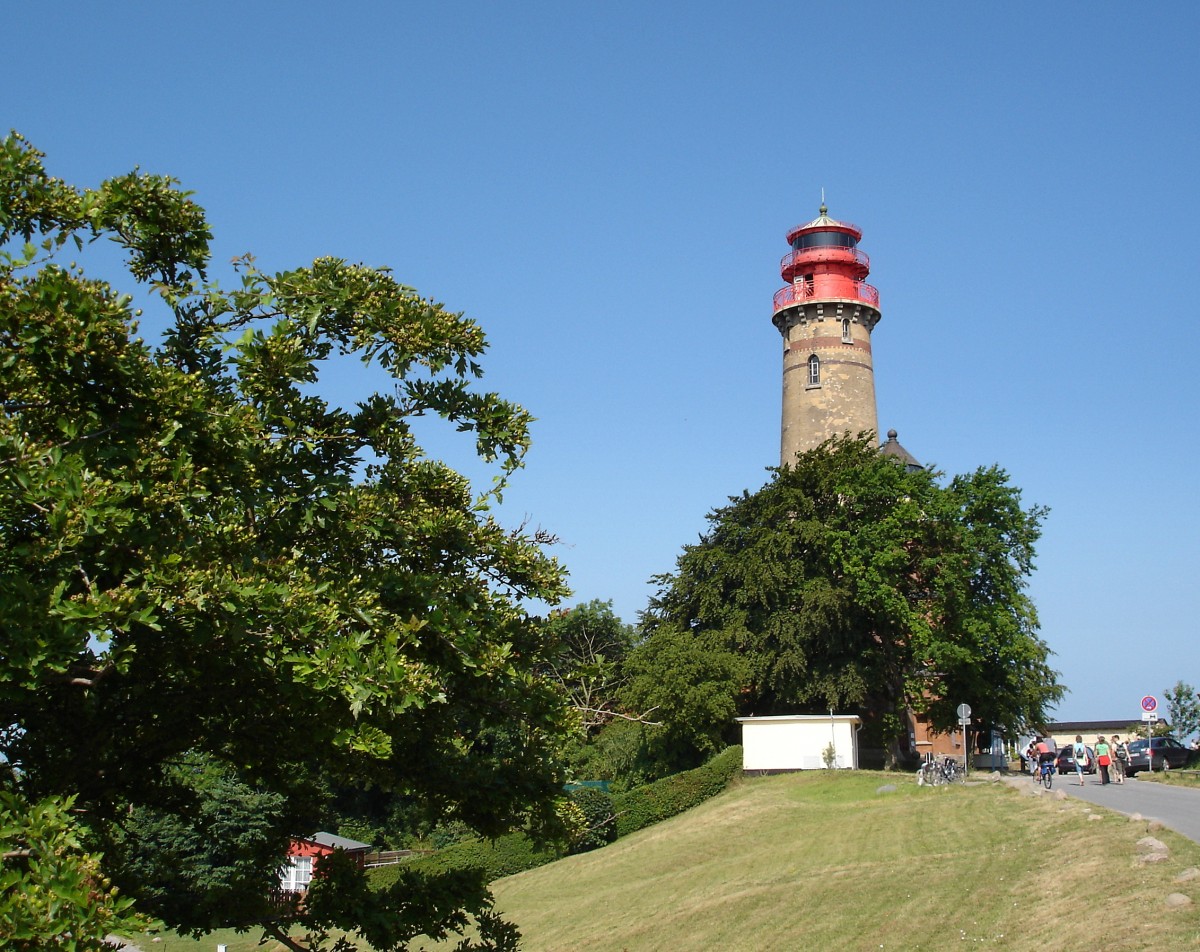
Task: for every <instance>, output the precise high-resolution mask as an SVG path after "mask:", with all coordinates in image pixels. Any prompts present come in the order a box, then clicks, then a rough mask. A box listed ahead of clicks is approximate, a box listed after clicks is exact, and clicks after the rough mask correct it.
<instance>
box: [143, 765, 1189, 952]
mask: <svg viewBox="0 0 1200 952" xmlns="http://www.w3.org/2000/svg"><path fill="white" fill-rule="evenodd" d="M884 785H894V786H895V789H894V790H893V791H890V792H877V791H878V790H879V788H880V787H881V786H884ZM1041 791H1042V788H1041V787H1035V786H1033V785H1032V784H1030V783H1028V782H1027V781H1026V782H1023V783H1020V784H1017V785H1016V786H1015V787H1009V786H1007V785H1005V784H1001V783H988V782H984V783H979V784H973V785H968V786H955V787H936V788H931V787H918V786H917V785H916V783H915V782H914V780H913V778H912V777H911V776H909V775H896V774H885V773H875V772H871V771H838V772H833V773H829V772H825V771H812V772H809V773H804V774H790V775H785V776H777V777H764V778H754V779H747V780H743V781H740V782H739V783H737V784H736V785H735V786H734V787H733V788H732V789H730V790H728V791H726V792H725V793H724V794H722V795H721V796H719V797H716V798H715V799H713V800H711V801H709V802H708V803H705V804H703V805H701V806H699V807H697V808H696V809H694V810H691V811H689V812H688V813H686V814H684V815H682V816H679V817H676V818H674V819H672V820H668V821H666V822H664V823H660V824H658V825H657V826H653V827H650V828H649V829H646V830H642V831H641V832H639V833H635V834H633V835H632V836H628V837H625V838H623V839H621V840H619V841H617V842H616V843H613V844H611V845H609V846H607V847H605V848H604V849H601V850H597V851H595V852H592V853H587V854H584V855H582V856H572V857H568V858H567V859H564V860H560V861H559V862H557V863H552V864H551V865H549V866H543V867H541V868H539V869H534V870H530V871H529V872H526V873H521V874H520V875H517V876H510V877H508V878H507V879H502V880H499V881H498V882H496V883H495V884H494V885H493V891H494V892H495V894H496V901H497V907H498V909H499V910H500V911H501V912H502V913H503V914H504V915H505V916H506V917H507V918H509V919H510V920H512V921H513V922H515V923H516V924H517V925H518V926H519V927H520V929H521V932H522V934H523V936H524V938H523V941H522V945H521V947H522V949H524V950H527V952H541V950H554V952H571V950H581V952H608V950H611V952H618V950H630V952H652V950H671V952H679V950H693V949H694V950H710V949H712V950H715V949H720V950H722V952H737V950H746V952H761V950H767V949H769V950H801V949H804V950H806V949H820V950H822V952H827V950H855V952H858V950H879V949H893V950H906V952H910V950H917V952H919V950H936V949H962V948H966V947H974V946H985V947H996V948H1008V949H1014V950H1025V949H1030V948H1037V947H1040V946H1045V947H1046V948H1049V949H1052V950H1054V952H1073V950H1087V952H1093V950H1094V949H1096V948H1104V949H1105V950H1106V952H1108V950H1145V949H1172V950H1177V949H1200V878H1197V879H1193V880H1190V881H1184V882H1176V877H1177V876H1178V875H1179V874H1180V873H1181V872H1182V871H1183V870H1185V869H1187V868H1189V867H1200V844H1196V843H1193V842H1191V841H1190V840H1187V839H1185V838H1184V837H1181V836H1179V835H1178V834H1175V833H1173V832H1172V831H1170V830H1165V829H1163V830H1155V831H1153V833H1152V834H1151V835H1153V836H1154V837H1156V838H1158V839H1159V840H1161V841H1162V842H1164V843H1166V844H1167V846H1168V847H1169V850H1170V852H1169V856H1168V859H1167V861H1166V862H1162V863H1156V864H1152V865H1143V864H1139V863H1137V862H1136V856H1137V854H1138V852H1139V851H1138V847H1137V841H1138V840H1139V839H1141V838H1142V837H1144V836H1146V835H1147V833H1148V830H1147V824H1146V822H1145V821H1141V822H1131V821H1129V820H1126V819H1125V818H1123V817H1120V816H1118V815H1117V814H1115V813H1110V812H1107V811H1105V810H1102V809H1100V808H1096V807H1091V806H1089V805H1088V804H1086V803H1084V802H1083V801H1079V800H1071V799H1058V797H1056V796H1055V794H1054V793H1045V792H1041ZM1092 816H1098V817H1101V818H1102V819H1099V820H1093V819H1089V817H1092ZM1173 892H1178V893H1182V894H1184V895H1187V896H1189V897H1191V899H1192V900H1193V901H1194V904H1193V905H1192V906H1190V907H1187V908H1182V909H1168V908H1167V907H1166V905H1165V902H1164V900H1165V897H1166V896H1167V894H1169V893H1173ZM1080 920H1084V921H1085V922H1087V923H1091V924H1093V925H1085V926H1082V927H1081V926H1079V925H1078V923H1079V922H1080ZM1067 923H1071V925H1067ZM138 942H139V945H141V947H142V948H143V949H144V950H145V952H154V950H160V952H197V950H200V949H203V950H206V952H214V950H215V949H216V943H218V942H222V943H225V944H226V945H227V946H228V950H229V952H250V950H252V949H259V948H267V949H268V950H269V949H270V947H269V946H268V947H260V946H257V944H256V943H257V933H250V934H248V935H245V936H236V935H234V934H233V933H228V935H227V936H226V935H225V934H218V933H213V934H212V935H211V936H207V937H205V938H204V939H203V940H202V941H201V942H199V943H195V942H191V941H190V940H174V941H173V942H171V943H170V944H168V943H166V942H164V943H157V944H154V945H151V944H149V943H148V942H145V940H143V939H139V940H138ZM453 944H454V943H447V944H445V945H443V946H434V945H428V946H420V945H419V944H418V945H414V948H418V947H426V948H443V949H448V948H452V947H453Z"/></svg>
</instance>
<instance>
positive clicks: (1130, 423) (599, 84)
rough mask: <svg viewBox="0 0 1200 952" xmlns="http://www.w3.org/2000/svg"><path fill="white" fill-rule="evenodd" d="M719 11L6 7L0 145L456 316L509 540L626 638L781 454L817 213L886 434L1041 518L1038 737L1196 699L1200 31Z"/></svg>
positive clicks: (276, 257) (1184, 12) (917, 10)
mask: <svg viewBox="0 0 1200 952" xmlns="http://www.w3.org/2000/svg"><path fill="white" fill-rule="evenodd" d="M734 6H735V5H732V4H725V3H716V2H708V0H701V2H693V3H676V2H663V3H646V2H624V0H621V2H605V3H587V4H583V3H572V2H567V0H557V2H544V3H524V4H522V3H508V4H502V3H481V2H479V3H477V2H469V3H464V2H460V3H456V2H446V3H419V4H418V3H411V2H408V3H405V2H401V3H384V2H378V3H356V2H346V3H340V4H332V3H308V2H291V3H282V2H276V3H265V2H263V3H255V2H242V3H236V4H235V3H228V2H209V3H197V4H187V5H184V4H178V5H177V4H164V3H149V2H141V3H123V2H118V3H111V4H100V3H93V2H82V0H80V2H70V3H67V2H53V0H46V2H43V3H40V4H24V5H19V6H15V7H13V8H12V9H9V10H7V11H6V13H5V15H4V33H5V40H6V42H5V76H6V79H5V83H4V91H3V92H2V93H0V105H2V107H3V108H2V109H0V118H2V120H3V124H4V125H5V126H12V127H15V128H17V129H19V130H20V131H22V132H23V133H24V134H25V135H26V136H27V137H28V138H29V139H30V140H31V141H32V142H33V143H34V144H35V145H36V146H37V147H39V148H40V149H42V150H43V151H45V152H47V153H48V159H47V161H48V164H49V166H50V169H51V171H52V172H53V173H54V174H58V175H61V176H63V177H65V178H66V179H68V180H69V181H72V182H75V183H78V184H94V183H98V182H99V181H100V180H101V179H102V178H104V177H106V176H110V175H115V174H119V173H122V172H125V171H128V170H129V169H130V168H132V167H133V166H134V165H140V166H141V167H142V168H143V169H144V170H146V171H151V172H161V173H166V174H170V175H173V176H175V177H177V178H179V179H181V180H182V182H183V183H184V185H185V186H186V187H187V188H190V189H192V190H194V191H195V192H196V193H197V200H198V201H199V202H200V203H201V204H203V205H204V206H205V207H206V208H207V209H208V212H209V215H210V218H211V221H212V225H213V228H214V230H215V233H216V243H215V248H214V251H215V255H214V256H215V259H216V260H217V261H221V262H224V261H227V260H228V259H229V258H231V257H233V256H234V255H236V254H241V253H243V252H247V251H249V252H253V253H254V254H255V255H257V256H258V261H259V264H260V265H261V266H263V267H264V268H267V269H276V268H279V269H282V268H286V267H293V266H297V265H301V264H304V263H307V262H309V261H311V259H312V258H313V257H314V256H317V255H325V254H333V255H337V256H340V257H344V258H347V259H350V260H355V261H363V262H365V263H367V264H371V265H388V266H391V267H392V268H393V269H394V270H395V273H396V275H397V277H398V278H399V279H400V280H401V281H403V282H404V283H407V284H410V285H412V286H414V287H416V288H417V289H418V290H420V291H421V292H422V293H424V294H427V295H429V296H432V297H435V298H437V299H438V300H440V301H442V302H444V303H445V304H446V305H447V306H448V307H450V308H451V309H453V310H461V311H465V312H466V313H467V314H469V315H470V316H472V317H474V318H475V319H477V320H478V321H479V322H480V323H481V324H482V326H483V327H484V328H485V330H486V331H487V333H488V335H489V339H490V342H491V349H490V352H489V355H488V357H487V359H486V361H485V367H486V370H487V376H486V378H485V382H486V384H487V385H488V386H489V387H490V388H494V389H497V390H499V391H500V392H501V393H503V394H505V395H506V396H508V397H510V398H511V399H514V400H517V401H518V402H520V403H522V404H523V405H525V406H526V407H527V408H528V409H529V410H530V411H531V412H532V413H533V414H534V415H535V416H536V417H537V418H538V423H537V424H536V428H535V430H534V438H535V445H534V447H533V449H532V451H531V453H530V455H529V456H528V458H527V466H526V468H525V470H524V471H523V472H522V473H520V474H519V475H518V476H517V477H516V480H515V483H514V485H513V487H512V489H511V490H510V492H509V494H508V495H507V497H506V505H505V508H504V511H503V513H502V518H503V519H504V520H505V521H506V522H508V523H511V524H516V523H519V522H520V521H521V520H522V519H523V518H525V516H528V517H529V518H530V521H531V522H532V523H534V524H537V525H541V526H542V527H544V528H547V529H549V530H552V531H554V532H556V533H558V534H559V535H560V536H561V537H562V539H563V541H564V545H563V546H562V547H561V548H560V549H559V551H558V554H559V556H560V558H561V559H562V560H563V561H564V562H565V563H566V564H567V566H568V567H569V569H570V571H571V576H572V581H573V586H574V589H575V592H576V600H580V601H582V600H588V599H593V598H600V599H611V600H612V601H613V602H614V606H615V608H616V610H617V612H618V613H619V614H620V615H621V616H622V617H624V618H626V619H627V620H629V621H633V620H635V618H636V615H637V613H638V612H639V611H640V610H641V609H642V608H644V607H645V604H646V600H647V597H648V596H649V595H650V594H651V591H652V589H651V587H650V585H649V579H650V577H651V576H653V575H655V574H657V573H661V572H666V571H670V570H671V569H672V568H673V566H674V560H675V557H676V556H677V554H678V552H679V549H680V547H681V546H682V545H683V544H684V543H687V542H691V541H694V540H695V539H696V537H697V534H698V533H699V532H701V531H703V529H704V528H705V519H704V517H705V514H706V513H707V512H708V511H709V510H710V509H712V508H713V507H714V506H717V505H720V504H722V503H723V502H724V500H725V498H726V497H727V496H729V495H732V494H737V493H740V492H741V491H742V490H743V489H756V488H758V487H759V486H760V485H762V483H763V482H764V481H765V479H766V475H767V474H766V467H768V466H770V465H773V464H775V463H776V462H777V461H778V452H779V413H780V409H779V406H780V350H781V345H780V340H779V336H778V333H777V332H776V330H775V329H774V328H773V327H772V325H771V321H770V318H771V296H772V294H773V293H774V291H775V290H776V289H777V288H778V287H780V286H782V282H781V280H780V278H779V270H778V262H779V258H780V257H781V256H782V255H783V254H784V252H786V251H787V246H786V243H785V241H784V233H785V232H786V231H787V229H788V228H789V227H790V226H792V225H794V224H797V223H799V222H803V221H806V220H808V219H810V218H812V217H814V216H815V214H816V210H817V205H818V204H819V202H820V190H821V188H824V189H825V190H826V194H827V197H828V204H829V208H830V213H831V214H832V215H834V216H835V217H841V218H844V219H848V220H850V221H853V222H856V223H858V224H859V225H861V226H862V228H863V229H864V237H863V241H862V247H863V248H864V250H866V251H867V253H868V254H870V256H871V261H872V274H871V278H870V280H871V283H873V284H874V285H875V286H876V287H878V288H879V290H880V293H881V298H882V311H883V320H882V321H881V322H880V324H879V326H878V327H877V328H876V331H875V335H874V351H875V366H876V379H877V395H878V404H879V420H880V427H881V429H883V430H885V431H886V430H887V429H889V428H893V427H894V428H896V429H897V430H898V431H899V433H900V439H901V442H902V443H903V444H904V445H905V446H906V447H907V448H908V449H909V450H910V451H911V452H912V453H913V454H915V455H916V456H917V457H918V458H920V459H922V460H923V461H926V462H929V463H931V464H933V465H936V466H937V467H938V468H939V469H941V470H943V471H945V472H947V473H949V474H954V473H961V472H967V471H969V470H972V469H974V468H975V467H977V466H980V465H987V464H991V463H999V464H1000V465H1001V466H1003V467H1004V468H1005V469H1006V470H1007V471H1008V472H1009V473H1010V474H1011V477H1012V480H1013V482H1014V483H1015V484H1016V485H1018V486H1020V487H1022V489H1023V490H1024V499H1025V501H1026V503H1029V504H1032V503H1039V504H1044V505H1047V506H1049V507H1050V508H1051V510H1052V511H1051V513H1050V516H1049V518H1048V520H1047V522H1046V526H1045V534H1044V537H1043V540H1042V543H1041V546H1040V557H1039V560H1038V570H1037V573H1036V575H1035V577H1034V579H1033V582H1032V586H1031V594H1032V595H1033V597H1034V599H1035V601H1036V603H1037V605H1038V607H1039V610H1040V613H1041V620H1042V633H1043V636H1044V637H1045V638H1046V640H1047V641H1048V642H1049V644H1050V646H1051V647H1052V648H1053V650H1054V651H1055V652H1056V657H1055V658H1054V663H1055V665H1056V667H1057V668H1058V669H1059V670H1061V672H1062V674H1063V680H1064V682H1065V683H1066V685H1067V686H1068V687H1069V689H1070V693H1069V694H1068V695H1067V697H1066V699H1065V700H1064V701H1063V703H1062V704H1061V705H1060V707H1059V709H1058V715H1059V716H1060V717H1062V718H1064V719H1077V718H1091V717H1104V718H1115V717H1124V716H1126V715H1128V716H1129V717H1130V718H1131V719H1134V718H1135V717H1136V716H1137V714H1138V700H1139V698H1140V697H1141V696H1142V695H1143V694H1159V695H1160V696H1161V692H1162V689H1163V688H1165V687H1167V686H1169V685H1172V684H1174V683H1175V681H1176V680H1178V679H1181V678H1182V679H1183V680H1185V681H1189V682H1191V683H1193V684H1196V683H1197V682H1200V647H1198V646H1197V638H1196V605H1195V598H1196V590H1197V585H1196V580H1195V574H1196V565H1197V535H1198V529H1200V525H1198V523H1200V520H1198V518H1197V505H1196V498H1195V490H1194V487H1193V483H1194V481H1195V477H1196V475H1197V472H1198V467H1197V462H1198V461H1197V449H1196V447H1197V434H1196V432H1195V429H1196V409H1195V408H1196V405H1197V398H1198V397H1200V386H1198V384H1197V375H1196V368H1195V360H1196V356H1197V351H1198V346H1197V344H1198V334H1200V330H1198V329H1197V306H1196V295H1197V276H1198V271H1200V269H1198V267H1197V265H1198V263H1200V239H1198V238H1197V225H1198V223H1200V200H1198V195H1197V175H1198V171H1200V131H1198V130H1200V124H1198V122H1197V119H1198V116H1197V112H1198V107H1197V102H1198V96H1197V94H1198V91H1200V58H1198V57H1197V55H1196V49H1195V41H1196V37H1197V36H1198V35H1200V5H1197V4H1195V3H1190V2H1188V3H1183V2H1175V3H1171V2H1168V3H1161V4H1154V5H1151V6H1141V7H1138V6H1132V5H1128V4H1116V3H1093V4H1085V5H1079V4H1034V3H1013V4H1003V5H998V4H992V5H984V4H963V3H953V4H952V3H929V4H920V5H911V4H894V3H868V2H860V3H854V4H817V3H812V4H781V3H777V2H771V3H764V2H742V3H740V4H737V5H736V7H737V9H736V10H735V9H734ZM124 289H125V290H129V288H128V287H126V288H124ZM362 382H363V381H362V379H361V376H360V375H356V374H349V375H345V376H344V377H343V378H342V379H341V380H339V381H335V382H334V383H332V384H331V386H330V392H331V394H332V395H333V396H335V397H337V398H338V399H340V400H347V401H348V400H353V399H355V398H357V397H359V396H361V395H362V393H361V385H362ZM439 440H440V438H439ZM435 449H437V450H438V452H442V453H444V454H445V455H447V456H448V457H449V458H451V459H452V460H455V459H457V458H458V457H457V456H456V454H460V453H461V451H462V450H463V449H465V447H457V448H456V447H453V446H451V445H449V444H446V445H445V446H443V445H442V444H441V443H440V442H435ZM964 700H967V701H969V700H971V699H969V698H964Z"/></svg>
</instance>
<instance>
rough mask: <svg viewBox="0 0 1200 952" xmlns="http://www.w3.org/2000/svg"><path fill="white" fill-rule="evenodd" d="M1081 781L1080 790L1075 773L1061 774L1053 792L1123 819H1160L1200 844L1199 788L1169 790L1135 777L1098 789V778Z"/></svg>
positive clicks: (1172, 788)
mask: <svg viewBox="0 0 1200 952" xmlns="http://www.w3.org/2000/svg"><path fill="white" fill-rule="evenodd" d="M1084 779H1085V781H1086V782H1085V783H1084V785H1083V786H1082V787H1080V786H1078V783H1079V781H1078V779H1077V778H1076V776H1075V774H1063V775H1061V776H1059V777H1055V778H1054V789H1055V790H1064V791H1066V793H1067V794H1068V795H1069V796H1072V797H1078V798H1079V799H1080V800H1086V801H1087V802H1088V803H1095V804H1099V805H1100V806H1103V807H1109V808H1111V809H1113V810H1117V811H1119V812H1120V813H1124V814H1125V815H1126V816H1128V815H1129V814H1131V813H1140V814H1141V815H1142V816H1144V817H1146V818H1147V819H1150V818H1153V819H1156V820H1161V821H1162V822H1163V825H1164V826H1169V827H1170V828H1171V829H1172V830H1174V831H1175V832H1176V833H1182V834H1183V835H1184V836H1186V837H1187V838H1188V839H1190V840H1195V841H1196V842H1197V843H1200V788H1195V787H1172V786H1168V785H1167V784H1165V783H1155V782H1154V781H1153V780H1138V779H1137V778H1136V777H1133V778H1130V779H1129V780H1126V781H1125V783H1123V784H1115V783H1110V784H1108V786H1101V785H1100V778H1099V777H1092V776H1089V777H1086V778H1084Z"/></svg>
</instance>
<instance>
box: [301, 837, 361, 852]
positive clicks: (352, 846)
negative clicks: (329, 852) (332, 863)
mask: <svg viewBox="0 0 1200 952" xmlns="http://www.w3.org/2000/svg"><path fill="white" fill-rule="evenodd" d="M305 839H306V840H308V841H309V842H311V843H316V844H317V845H318V846H328V847H329V848H330V849H335V850H345V851H346V852H347V853H353V852H355V851H357V850H369V849H370V848H371V844H370V843H360V842H359V841H358V840H352V839H349V838H348V837H345V836H338V835H337V834H336V833H314V834H313V835H312V836H306V837H305Z"/></svg>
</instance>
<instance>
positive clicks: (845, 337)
mask: <svg viewBox="0 0 1200 952" xmlns="http://www.w3.org/2000/svg"><path fill="white" fill-rule="evenodd" d="M842 343H843V344H852V343H854V338H852V337H851V336H850V319H849V318H848V317H843V318H842Z"/></svg>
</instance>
